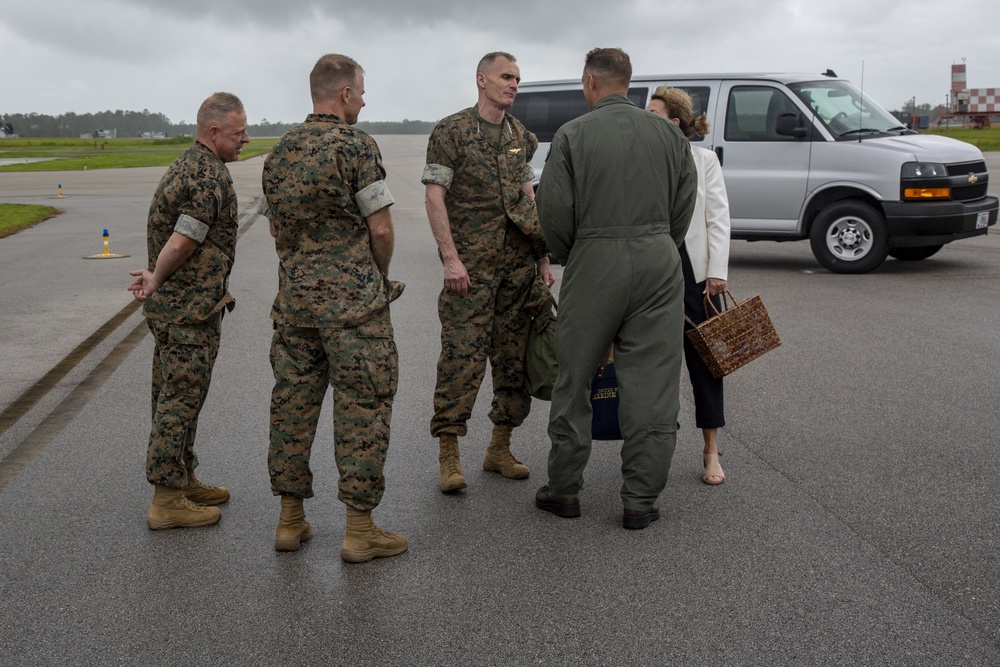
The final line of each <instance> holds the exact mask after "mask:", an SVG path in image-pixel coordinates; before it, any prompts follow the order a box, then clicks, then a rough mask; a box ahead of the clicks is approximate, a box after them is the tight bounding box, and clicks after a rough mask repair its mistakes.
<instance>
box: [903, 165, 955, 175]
mask: <svg viewBox="0 0 1000 667" xmlns="http://www.w3.org/2000/svg"><path fill="white" fill-rule="evenodd" d="M947 175H948V170H947V169H946V168H945V166H944V165H943V164H941V163H939V162H906V163H904V164H903V171H902V174H901V176H902V177H903V178H944V177H946V176H947Z"/></svg>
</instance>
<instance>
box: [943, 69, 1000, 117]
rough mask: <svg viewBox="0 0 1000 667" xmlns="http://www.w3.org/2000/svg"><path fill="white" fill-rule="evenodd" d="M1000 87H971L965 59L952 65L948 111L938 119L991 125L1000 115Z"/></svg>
mask: <svg viewBox="0 0 1000 667" xmlns="http://www.w3.org/2000/svg"><path fill="white" fill-rule="evenodd" d="M998 98H1000V88H969V85H968V79H967V72H966V69H965V59H964V58H963V59H962V62H961V63H954V64H952V66H951V93H950V97H949V103H948V113H946V114H944V115H942V116H941V118H939V119H938V121H937V123H935V125H937V124H938V123H940V122H941V121H942V120H944V121H945V122H949V121H950V120H951V119H956V120H960V121H961V122H962V123H963V124H966V123H968V124H969V125H971V126H972V127H976V128H982V127H989V126H990V123H991V122H993V121H994V120H995V118H994V117H996V116H1000V100H998Z"/></svg>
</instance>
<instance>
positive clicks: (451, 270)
mask: <svg viewBox="0 0 1000 667" xmlns="http://www.w3.org/2000/svg"><path fill="white" fill-rule="evenodd" d="M471 285H472V281H471V280H470V279H469V272H468V271H466V270H465V264H462V260H460V259H458V258H457V257H456V258H455V259H451V260H447V261H446V262H445V263H444V286H445V287H446V288H447V289H448V291H449V292H454V293H455V294H459V295H461V296H465V295H466V294H468V293H469V287H470V286H471Z"/></svg>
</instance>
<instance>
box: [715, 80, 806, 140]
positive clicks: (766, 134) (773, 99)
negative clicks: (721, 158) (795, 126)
mask: <svg viewBox="0 0 1000 667" xmlns="http://www.w3.org/2000/svg"><path fill="white" fill-rule="evenodd" d="M783 113H794V114H797V115H798V114H799V109H798V108H797V107H796V106H795V103H794V102H792V100H790V99H789V98H788V96H787V95H785V93H783V92H782V91H780V90H778V89H777V88H771V87H769V86H734V87H733V88H732V89H730V91H729V104H728V105H727V107H726V129H725V137H726V141H792V140H793V139H792V137H788V136H781V135H779V134H778V133H777V131H776V128H777V124H778V117H779V116H780V115H781V114H783Z"/></svg>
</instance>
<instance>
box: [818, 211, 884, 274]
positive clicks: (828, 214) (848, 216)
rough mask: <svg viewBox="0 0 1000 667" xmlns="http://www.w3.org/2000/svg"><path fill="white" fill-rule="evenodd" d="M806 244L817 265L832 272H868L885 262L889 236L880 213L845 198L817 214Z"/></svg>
mask: <svg viewBox="0 0 1000 667" xmlns="http://www.w3.org/2000/svg"><path fill="white" fill-rule="evenodd" d="M809 244H810V245H811V246H812V251H813V255H815V256H816V259H817V260H818V261H819V263H820V264H822V265H823V266H824V267H825V268H826V269H828V270H830V271H832V272H834V273H868V272H869V271H871V270H872V269H874V268H875V267H876V266H878V265H879V264H881V263H882V262H883V261H885V256H886V254H887V252H888V249H889V234H888V231H887V230H886V225H885V220H884V219H883V218H882V214H881V213H879V212H878V211H876V210H875V209H874V208H873V207H872V206H870V205H868V204H866V203H865V202H863V201H859V200H856V199H847V200H843V201H839V202H834V203H832V204H830V205H829V206H827V207H826V208H824V209H823V210H822V211H820V212H819V215H817V216H816V220H815V222H813V226H812V229H811V230H810V231H809Z"/></svg>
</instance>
